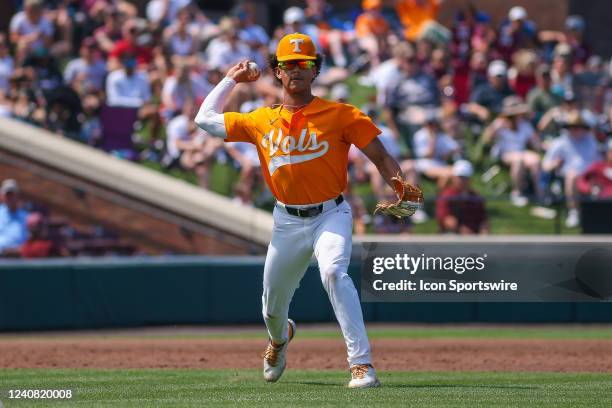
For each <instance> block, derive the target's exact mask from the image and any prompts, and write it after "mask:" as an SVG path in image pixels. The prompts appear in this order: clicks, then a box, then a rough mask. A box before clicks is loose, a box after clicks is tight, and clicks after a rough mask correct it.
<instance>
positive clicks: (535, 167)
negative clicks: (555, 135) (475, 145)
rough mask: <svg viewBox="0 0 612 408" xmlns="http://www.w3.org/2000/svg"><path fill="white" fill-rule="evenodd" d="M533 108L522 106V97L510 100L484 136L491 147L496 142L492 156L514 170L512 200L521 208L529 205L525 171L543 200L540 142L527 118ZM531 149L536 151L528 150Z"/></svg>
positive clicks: (538, 195)
mask: <svg viewBox="0 0 612 408" xmlns="http://www.w3.org/2000/svg"><path fill="white" fill-rule="evenodd" d="M528 111H529V107H528V106H527V105H526V104H523V103H522V102H521V99H520V98H519V97H518V96H508V97H506V98H505V99H504V102H503V108H502V112H501V114H500V116H499V117H498V118H497V119H495V120H494V121H493V122H492V123H491V124H490V125H489V126H487V128H486V129H485V130H484V132H483V135H482V136H483V140H484V142H485V143H490V142H491V141H493V140H495V143H494V145H493V148H492V150H491V151H492V153H493V155H494V156H495V157H497V158H499V159H501V161H502V163H504V164H505V165H507V166H509V167H510V177H511V178H512V192H511V194H510V199H511V201H512V204H514V205H515V206H517V207H524V206H525V205H527V203H528V199H527V197H525V196H524V195H523V178H524V173H525V170H527V171H528V172H529V174H530V176H531V180H532V184H533V187H534V189H535V193H536V196H537V198H538V199H541V198H542V191H541V186H540V156H539V155H538V153H537V151H539V150H540V138H539V136H538V134H537V133H536V132H535V130H534V128H533V126H531V123H530V122H529V121H528V120H526V119H524V118H523V115H524V114H526V113H527V112H528ZM528 145H531V148H532V149H533V150H529V149H528V148H527V147H528Z"/></svg>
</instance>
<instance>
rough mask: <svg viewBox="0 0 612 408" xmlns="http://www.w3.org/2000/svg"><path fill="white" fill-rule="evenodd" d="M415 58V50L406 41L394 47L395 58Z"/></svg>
mask: <svg viewBox="0 0 612 408" xmlns="http://www.w3.org/2000/svg"><path fill="white" fill-rule="evenodd" d="M413 56H414V48H413V47H412V45H410V43H408V42H406V41H400V42H398V43H397V44H396V45H395V46H394V47H393V57H395V58H397V59H404V58H409V57H413Z"/></svg>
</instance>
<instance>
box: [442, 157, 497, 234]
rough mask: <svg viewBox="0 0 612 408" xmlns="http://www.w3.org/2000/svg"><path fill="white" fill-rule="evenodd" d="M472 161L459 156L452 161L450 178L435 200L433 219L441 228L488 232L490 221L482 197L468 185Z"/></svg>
mask: <svg viewBox="0 0 612 408" xmlns="http://www.w3.org/2000/svg"><path fill="white" fill-rule="evenodd" d="M473 174H474V169H473V168H472V164H471V163H470V162H468V161H467V160H458V161H457V162H455V164H454V165H453V179H452V182H451V185H450V186H448V187H446V188H445V189H444V190H442V192H441V193H440V195H439V196H438V199H437V200H436V219H437V220H438V225H439V226H440V231H441V232H450V233H455V234H462V235H467V234H488V233H489V222H488V219H487V212H486V209H485V202H484V198H482V197H481V196H480V195H479V194H478V193H477V192H476V191H474V190H473V189H472V188H471V186H470V177H471V176H472V175H473Z"/></svg>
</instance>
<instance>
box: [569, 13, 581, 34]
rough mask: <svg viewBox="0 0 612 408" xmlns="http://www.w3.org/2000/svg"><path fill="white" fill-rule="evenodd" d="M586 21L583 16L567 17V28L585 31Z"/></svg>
mask: <svg viewBox="0 0 612 408" xmlns="http://www.w3.org/2000/svg"><path fill="white" fill-rule="evenodd" d="M584 27H585V23H584V18H582V16H577V15H572V16H567V18H566V19H565V28H566V29H567V30H568V31H584Z"/></svg>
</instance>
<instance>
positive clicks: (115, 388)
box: [0, 369, 612, 408]
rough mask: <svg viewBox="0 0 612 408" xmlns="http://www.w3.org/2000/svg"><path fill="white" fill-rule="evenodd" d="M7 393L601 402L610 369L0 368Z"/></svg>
mask: <svg viewBox="0 0 612 408" xmlns="http://www.w3.org/2000/svg"><path fill="white" fill-rule="evenodd" d="M0 378H1V379H2V380H1V381H2V382H1V384H2V388H3V389H4V390H7V389H11V388H19V389H66V388H70V389H72V390H73V392H74V395H75V396H74V398H73V399H72V400H70V401H61V400H38V401H36V402H34V401H24V400H21V401H18V400H10V401H9V400H7V398H6V391H4V395H3V396H2V400H3V402H4V403H5V406H6V407H12V406H36V407H39V406H40V407H43V406H49V407H73V406H83V407H95V406H104V407H108V406H116V407H150V406H173V407H176V406H180V407H201V406H248V407H266V408H267V407H271V406H274V407H289V406H291V407H302V406H313V405H314V406H318V407H323V406H325V407H332V406H333V407H337V406H351V407H355V406H359V407H361V406H384V407H396V406H397V407H404V406H411V407H439V406H453V407H475V406H476V407H496V406H529V407H550V406H566V407H570V406H571V407H576V406H585V407H605V406H611V405H612V387H610V384H611V383H612V374H594V373H589V374H560V373H426V372H414V373H412V372H382V373H380V379H381V382H382V383H383V387H381V388H379V389H367V390H349V389H347V388H345V384H346V382H347V381H348V373H347V372H342V371H297V370H288V371H287V372H286V373H285V375H284V376H283V378H282V379H281V380H280V382H278V383H276V384H267V383H265V382H264V381H263V380H262V379H261V374H260V372H259V371H258V370H159V369H158V370H40V369H14V370H0Z"/></svg>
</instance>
